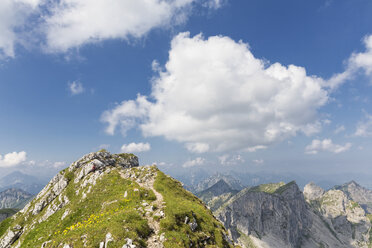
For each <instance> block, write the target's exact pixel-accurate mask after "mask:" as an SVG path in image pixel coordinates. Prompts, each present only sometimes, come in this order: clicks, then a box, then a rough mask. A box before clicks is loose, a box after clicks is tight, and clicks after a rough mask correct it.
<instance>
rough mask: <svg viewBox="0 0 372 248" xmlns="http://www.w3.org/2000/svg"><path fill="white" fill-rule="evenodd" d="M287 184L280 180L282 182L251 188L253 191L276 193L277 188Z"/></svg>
mask: <svg viewBox="0 0 372 248" xmlns="http://www.w3.org/2000/svg"><path fill="white" fill-rule="evenodd" d="M283 185H285V183H283V182H280V183H268V184H261V185H258V186H255V187H252V188H250V189H249V191H251V192H265V193H269V194H273V193H275V191H276V190H277V189H279V188H280V187H282V186H283Z"/></svg>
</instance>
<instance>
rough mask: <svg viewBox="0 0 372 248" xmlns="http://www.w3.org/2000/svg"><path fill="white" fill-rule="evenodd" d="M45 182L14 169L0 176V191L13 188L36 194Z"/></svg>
mask: <svg viewBox="0 0 372 248" xmlns="http://www.w3.org/2000/svg"><path fill="white" fill-rule="evenodd" d="M45 184H46V183H45V182H43V181H42V180H40V179H38V178H36V177H34V176H31V175H27V174H24V173H22V172H20V171H15V172H12V173H10V174H8V175H6V176H4V177H2V178H0V191H4V190H6V189H10V188H15V189H21V190H23V191H25V192H27V193H30V194H32V195H36V194H37V193H39V192H40V190H41V189H42V188H43V187H44V186H45Z"/></svg>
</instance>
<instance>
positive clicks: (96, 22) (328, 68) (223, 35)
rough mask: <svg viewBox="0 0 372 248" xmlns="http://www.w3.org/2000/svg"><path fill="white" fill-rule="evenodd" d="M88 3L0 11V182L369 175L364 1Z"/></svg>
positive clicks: (371, 81) (26, 0)
mask: <svg viewBox="0 0 372 248" xmlns="http://www.w3.org/2000/svg"><path fill="white" fill-rule="evenodd" d="M88 2H89V3H88ZM88 2H87V1H83V0H61V1H56V0H51V1H43V0H20V1H2V3H0V23H1V24H0V55H1V56H0V58H1V60H0V115H1V121H0V155H1V157H0V174H6V173H8V172H10V171H12V170H23V171H25V172H28V173H33V174H40V175H51V174H53V173H55V172H56V171H58V170H60V169H62V168H63V167H64V166H67V165H68V164H69V163H71V162H73V161H74V160H76V159H78V158H79V157H81V156H82V155H84V154H85V153H88V152H92V151H96V150H99V149H101V148H106V149H108V150H109V151H111V152H114V153H118V152H121V151H123V152H125V151H130V152H134V153H136V154H137V155H138V156H139V157H140V161H141V163H142V164H150V163H154V162H156V163H157V164H158V165H159V166H160V167H163V168H164V169H166V170H170V171H177V170H178V171H180V172H181V171H184V170H188V169H190V168H191V167H194V168H198V167H201V168H204V169H205V170H209V171H215V170H227V169H228V170H236V171H241V170H244V171H269V172H286V171H288V172H291V173H298V174H303V173H309V174H314V175H316V174H324V175H328V174H329V175H332V174H334V173H336V172H337V173H350V172H353V173H356V174H358V173H359V174H361V175H362V174H363V175H366V174H372V169H371V167H370V161H371V156H370V150H371V148H372V142H371V136H372V110H371V108H370V105H371V99H370V96H371V93H372V77H371V76H372V36H370V35H372V25H371V23H372V14H371V13H372V3H371V1H368V0H354V1H351V0H338V1H332V0H314V1H305V0H300V1H299V0H291V1H290V0H283V1H277V0H265V1H262V0H254V1H253V0H249V1H247V0H234V1H233V0H225V1H222V0H177V1H176V0H175V1H160V0H152V1H136V2H133V1H130V0H126V1H118V0H111V1H102V0H94V1H88ZM81 13H85V14H84V15H82V14H81ZM353 175H354V174H353Z"/></svg>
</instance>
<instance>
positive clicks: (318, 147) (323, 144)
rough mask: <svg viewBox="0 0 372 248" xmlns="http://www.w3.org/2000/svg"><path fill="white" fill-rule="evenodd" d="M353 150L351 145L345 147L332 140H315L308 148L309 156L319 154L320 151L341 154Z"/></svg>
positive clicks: (347, 144)
mask: <svg viewBox="0 0 372 248" xmlns="http://www.w3.org/2000/svg"><path fill="white" fill-rule="evenodd" d="M350 148H351V143H346V144H345V145H338V144H334V143H333V141H332V140H331V139H324V140H318V139H315V140H313V141H312V142H311V144H310V145H308V146H307V147H306V151H305V152H306V153H307V154H317V153H318V152H320V151H327V152H332V153H341V152H345V151H347V150H349V149H350Z"/></svg>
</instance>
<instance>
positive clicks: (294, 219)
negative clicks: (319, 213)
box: [217, 183, 312, 247]
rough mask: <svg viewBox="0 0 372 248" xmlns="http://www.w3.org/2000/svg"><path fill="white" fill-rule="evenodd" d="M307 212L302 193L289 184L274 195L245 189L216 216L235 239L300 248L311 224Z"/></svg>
mask: <svg viewBox="0 0 372 248" xmlns="http://www.w3.org/2000/svg"><path fill="white" fill-rule="evenodd" d="M307 211H308V210H307V205H306V203H305V200H304V197H303V195H302V192H301V191H300V190H299V189H298V186H297V185H296V184H295V183H290V184H287V185H284V186H282V187H279V188H278V189H277V190H276V191H275V192H274V193H267V192H263V191H262V192H261V191H255V190H248V191H246V192H245V193H244V194H241V195H239V196H238V197H236V198H234V199H232V200H231V201H230V203H229V204H228V205H227V206H226V207H224V208H223V209H222V210H220V211H219V212H218V215H217V216H218V218H219V219H220V220H221V221H222V222H223V223H225V225H226V228H228V230H230V232H231V235H232V237H233V239H234V240H237V241H238V240H239V237H240V236H241V235H242V234H243V235H245V236H250V235H251V236H253V237H255V238H257V239H264V240H267V242H268V243H269V244H271V243H272V242H271V241H275V240H276V241H277V242H276V246H275V247H300V245H301V244H302V239H303V237H304V236H306V235H308V230H309V227H310V226H311V224H312V219H311V218H309V216H308V215H307V214H306V213H307Z"/></svg>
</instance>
